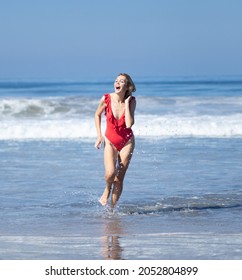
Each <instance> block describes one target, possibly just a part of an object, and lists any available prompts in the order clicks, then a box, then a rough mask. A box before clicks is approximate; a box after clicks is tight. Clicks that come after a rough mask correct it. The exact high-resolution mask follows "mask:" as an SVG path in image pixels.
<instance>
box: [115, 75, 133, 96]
mask: <svg viewBox="0 0 242 280" xmlns="http://www.w3.org/2000/svg"><path fill="white" fill-rule="evenodd" d="M118 76H124V77H125V78H126V79H127V81H128V84H127V87H128V89H127V91H126V93H125V96H124V99H126V98H128V97H129V96H131V95H132V92H135V91H136V87H135V84H134V82H133V80H132V79H131V77H130V76H129V75H128V74H126V73H120V74H119V75H118Z"/></svg>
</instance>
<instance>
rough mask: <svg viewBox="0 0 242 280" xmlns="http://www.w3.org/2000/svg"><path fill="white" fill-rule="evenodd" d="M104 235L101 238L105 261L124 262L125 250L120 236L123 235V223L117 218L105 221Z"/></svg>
mask: <svg viewBox="0 0 242 280" xmlns="http://www.w3.org/2000/svg"><path fill="white" fill-rule="evenodd" d="M103 226H104V234H103V237H102V238H101V245H102V255H103V258H104V259H105V260H122V251H123V248H122V247H121V245H120V235H121V234H123V228H122V224H121V221H120V220H119V219H117V218H115V217H113V218H111V219H107V220H105V222H104V224H103Z"/></svg>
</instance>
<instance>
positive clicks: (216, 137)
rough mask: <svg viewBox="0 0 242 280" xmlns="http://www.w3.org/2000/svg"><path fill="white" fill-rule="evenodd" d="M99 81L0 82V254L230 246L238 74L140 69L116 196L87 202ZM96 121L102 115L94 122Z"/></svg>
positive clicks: (211, 251) (233, 242)
mask: <svg viewBox="0 0 242 280" xmlns="http://www.w3.org/2000/svg"><path fill="white" fill-rule="evenodd" d="M111 90H112V83H111V82H109V81H107V82H103V83H101V82H96V81H95V82H94V81H85V82H49V83H47V82H33V81H28V82H24V83H23V82H16V81H7V82H6V81H1V82H0V93H1V97H0V117H1V123H0V128H1V132H0V164H1V168H0V186H1V195H0V207H1V211H0V256H1V259H10V260H11V259H15V260H21V259H33V260H39V259H56V260H58V259H71V260H72V259H82V260H106V259H125V260H135V259H151V260H152V259H169V260H172V259H198V260H199V259H207V260H212V259H225V260H227V259H228V260H234V259H241V257H242V249H241V248H242V227H241V213H242V183H241V182H242V180H241V179H242V175H241V174H242V173H241V169H242V163H241V155H242V121H241V116H242V114H241V104H242V81H241V80H239V79H238V78H231V77H226V78H224V77H223V78H214V79H205V78H202V79H201V78H199V79H198V78H189V79H184V78H179V79H176V80H169V79H164V80H158V79H157V78H154V79H150V80H149V79H140V80H138V82H137V93H136V99H137V110H136V123H135V126H134V128H133V130H134V133H135V135H136V147H135V151H134V155H133V158H132V162H131V164H130V167H129V170H128V172H127V175H126V178H125V182H124V190H123V194H122V196H121V199H120V201H119V203H118V206H117V207H116V209H115V211H114V212H112V211H110V209H109V208H108V207H107V208H104V207H102V206H101V205H100V203H99V202H98V199H99V197H100V196H101V194H102V191H103V188H104V166H103V148H102V149H101V150H96V149H95V148H94V143H95V137H96V131H95V126H94V112H95V109H96V107H97V105H98V102H99V100H100V98H101V97H102V95H103V94H104V93H106V92H111ZM104 127H105V123H103V128H104Z"/></svg>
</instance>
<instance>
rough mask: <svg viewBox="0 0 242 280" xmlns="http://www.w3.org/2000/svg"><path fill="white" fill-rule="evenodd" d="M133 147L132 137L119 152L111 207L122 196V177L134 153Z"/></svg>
mask: <svg viewBox="0 0 242 280" xmlns="http://www.w3.org/2000/svg"><path fill="white" fill-rule="evenodd" d="M134 146H135V141H134V137H133V138H132V139H131V141H130V142H129V143H128V144H127V145H126V146H124V147H123V149H122V150H121V151H120V154H119V170H118V174H117V175H116V176H115V178H114V186H113V191H112V203H111V206H112V207H114V206H115V205H116V204H117V202H118V200H119V198H120V196H121V194H122V190H123V181H124V176H125V174H126V171H127V169H128V167H129V163H130V161H131V158H132V155H133V151H134Z"/></svg>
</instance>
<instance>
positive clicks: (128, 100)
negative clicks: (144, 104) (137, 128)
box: [124, 95, 131, 106]
mask: <svg viewBox="0 0 242 280" xmlns="http://www.w3.org/2000/svg"><path fill="white" fill-rule="evenodd" d="M130 99H131V95H130V96H129V97H127V98H126V99H125V101H124V103H125V106H129V102H130Z"/></svg>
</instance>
